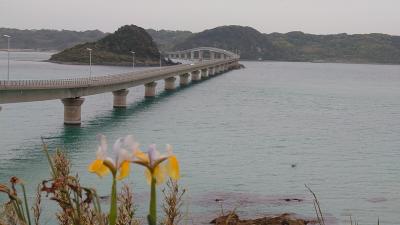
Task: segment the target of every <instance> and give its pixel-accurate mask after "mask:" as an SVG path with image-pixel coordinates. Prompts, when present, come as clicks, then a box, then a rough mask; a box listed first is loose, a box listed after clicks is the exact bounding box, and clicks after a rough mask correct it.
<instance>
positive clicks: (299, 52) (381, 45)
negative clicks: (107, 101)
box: [0, 25, 400, 65]
mask: <svg viewBox="0 0 400 225" xmlns="http://www.w3.org/2000/svg"><path fill="white" fill-rule="evenodd" d="M146 32H147V33H146ZM1 34H9V35H11V36H12V48H17V49H36V50H63V49H66V48H67V49H66V50H64V51H63V52H61V53H60V54H56V55H54V56H53V57H52V58H51V60H52V61H56V62H66V63H87V61H88V52H87V51H86V48H92V49H94V50H95V51H93V63H95V64H110V65H130V64H131V62H132V55H131V53H130V51H131V50H133V51H135V52H136V58H137V60H136V63H137V64H138V65H157V64H158V63H159V53H158V49H157V46H158V48H159V49H160V50H161V51H162V52H165V51H171V50H182V49H187V48H194V47H199V46H209V47H217V48H222V49H226V50H231V51H238V52H240V53H241V58H242V59H245V60H276V61H302V62H345V63H347V62H351V63H383V64H400V36H391V35H386V34H354V35H348V34H332V35H314V34H306V33H303V32H299V31H295V32H289V33H285V34H282V33H271V34H263V33H261V32H259V31H257V30H255V29H254V28H251V27H243V26H222V27H217V28H214V29H210V30H205V31H203V32H200V33H191V32H190V31H170V30H159V31H156V30H154V29H147V30H144V29H142V28H140V27H137V26H134V25H129V26H123V27H121V28H120V29H118V30H117V31H116V32H115V33H114V34H106V33H103V32H101V31H98V30H94V31H83V32H76V31H67V30H62V31H57V30H18V29H9V28H0V35H1ZM99 39H100V40H99ZM153 40H154V41H153ZM155 43H157V44H155ZM75 45H76V46H75ZM156 45H157V46H156ZM6 47H7V40H6V39H5V38H0V49H1V48H6ZM163 63H166V64H168V62H167V61H163Z"/></svg>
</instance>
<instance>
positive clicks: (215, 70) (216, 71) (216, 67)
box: [214, 66, 220, 75]
mask: <svg viewBox="0 0 400 225" xmlns="http://www.w3.org/2000/svg"><path fill="white" fill-rule="evenodd" d="M219 68H220V66H215V67H214V75H219Z"/></svg>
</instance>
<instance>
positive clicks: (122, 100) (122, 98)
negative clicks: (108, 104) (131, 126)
mask: <svg viewBox="0 0 400 225" xmlns="http://www.w3.org/2000/svg"><path fill="white" fill-rule="evenodd" d="M128 93H129V91H128V90H127V89H122V90H118V91H113V95H114V108H126V106H127V104H126V96H127V95H128Z"/></svg>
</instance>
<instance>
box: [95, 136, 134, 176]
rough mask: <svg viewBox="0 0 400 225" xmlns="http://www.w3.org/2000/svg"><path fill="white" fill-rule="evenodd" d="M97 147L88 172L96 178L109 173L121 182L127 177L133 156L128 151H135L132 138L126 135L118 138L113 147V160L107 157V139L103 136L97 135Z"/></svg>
mask: <svg viewBox="0 0 400 225" xmlns="http://www.w3.org/2000/svg"><path fill="white" fill-rule="evenodd" d="M97 138H98V139H99V146H98V149H97V153H96V159H95V160H94V161H93V162H92V163H91V164H90V165H89V167H88V171H89V172H91V173H96V174H97V175H98V176H100V177H103V176H106V175H107V174H108V173H109V172H110V171H111V172H112V173H113V175H114V176H115V175H117V173H118V175H117V179H118V180H122V179H124V178H125V177H127V176H129V173H130V163H131V161H132V160H133V156H132V155H131V154H129V153H128V152H129V151H128V150H130V151H131V150H132V149H135V148H136V147H137V144H136V143H135V142H134V140H133V136H131V135H128V136H126V137H125V138H119V139H117V141H115V143H114V145H113V151H114V154H115V160H113V159H112V158H110V157H108V156H107V139H106V137H105V136H104V135H101V134H99V135H97Z"/></svg>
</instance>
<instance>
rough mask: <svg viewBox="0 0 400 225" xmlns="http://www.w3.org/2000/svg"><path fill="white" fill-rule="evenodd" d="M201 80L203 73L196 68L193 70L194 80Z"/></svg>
mask: <svg viewBox="0 0 400 225" xmlns="http://www.w3.org/2000/svg"><path fill="white" fill-rule="evenodd" d="M199 80H201V75H200V71H199V70H195V71H193V72H192V81H199Z"/></svg>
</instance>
